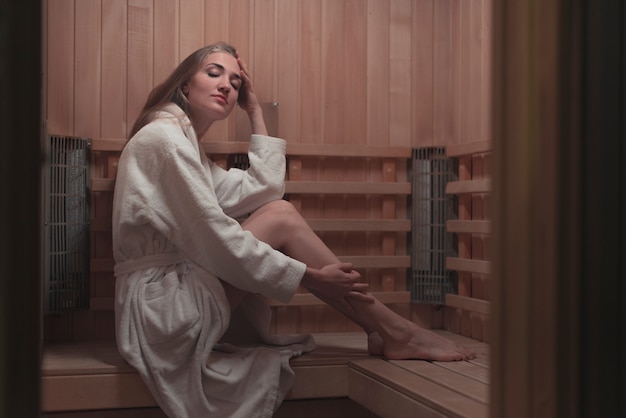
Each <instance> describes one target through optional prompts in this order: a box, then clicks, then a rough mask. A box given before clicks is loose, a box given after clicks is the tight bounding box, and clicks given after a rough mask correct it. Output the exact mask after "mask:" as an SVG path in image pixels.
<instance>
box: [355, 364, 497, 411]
mask: <svg viewBox="0 0 626 418" xmlns="http://www.w3.org/2000/svg"><path fill="white" fill-rule="evenodd" d="M351 366H352V369H351V370H350V386H349V393H350V398H351V399H354V400H355V401H357V402H359V403H360V404H362V405H363V406H365V407H366V408H368V409H370V410H371V411H372V412H374V413H376V414H378V415H380V416H383V417H391V416H437V415H435V414H432V412H431V414H426V415H419V414H416V413H415V412H416V408H421V407H423V406H425V407H427V408H429V409H431V411H436V412H437V413H439V414H442V415H441V416H445V417H455V418H487V417H488V415H489V413H488V411H489V407H488V405H487V403H486V402H482V401H477V400H475V399H472V397H470V396H468V395H467V394H466V393H465V392H466V391H467V390H468V387H469V388H471V389H470V390H471V392H473V393H476V392H477V391H486V390H487V387H486V386H485V385H484V384H483V383H480V382H477V381H472V380H471V379H466V383H467V384H468V385H469V386H468V387H465V388H461V389H462V390H461V391H458V390H456V388H455V389H451V388H449V387H446V386H445V385H442V384H440V382H439V379H440V378H441V376H439V377H437V378H435V377H433V376H429V375H427V376H422V375H420V374H419V373H415V372H413V371H410V370H406V369H404V368H402V367H398V366H397V365H395V364H394V362H388V361H385V360H382V359H364V360H355V361H353V362H352V363H351ZM475 367H479V366H475ZM431 373H432V371H431ZM437 373H438V374H439V375H441V374H444V375H447V380H450V379H452V378H453V377H454V376H453V374H454V373H453V372H446V371H445V369H443V370H437ZM390 391H391V392H390ZM373 393H376V394H377V396H376V397H372V394H373ZM379 394H380V395H381V396H380V397H379V396H378V395H379ZM474 396H475V395H474ZM406 398H408V400H407V399H406ZM398 408H401V409H398ZM424 413H426V411H422V414H424Z"/></svg>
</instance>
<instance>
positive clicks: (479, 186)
mask: <svg viewBox="0 0 626 418" xmlns="http://www.w3.org/2000/svg"><path fill="white" fill-rule="evenodd" d="M489 192H491V180H490V179H481V180H465V181H451V182H449V183H448V184H447V185H446V193H447V194H468V193H489Z"/></svg>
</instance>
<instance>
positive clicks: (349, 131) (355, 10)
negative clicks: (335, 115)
mask: <svg viewBox="0 0 626 418" xmlns="http://www.w3.org/2000/svg"><path fill="white" fill-rule="evenodd" d="M344 13H345V18H344V21H345V24H344V39H343V41H344V46H343V48H344V56H343V61H344V62H343V69H342V74H343V78H344V81H343V83H342V86H343V91H344V93H343V97H342V101H343V116H344V117H343V126H344V128H343V130H344V142H345V143H349V144H362V143H365V140H366V138H367V135H366V133H367V125H366V124H365V123H363V120H364V118H365V116H366V115H367V72H366V71H365V68H367V8H365V7H364V2H363V1H362V0H346V1H345V10H344Z"/></svg>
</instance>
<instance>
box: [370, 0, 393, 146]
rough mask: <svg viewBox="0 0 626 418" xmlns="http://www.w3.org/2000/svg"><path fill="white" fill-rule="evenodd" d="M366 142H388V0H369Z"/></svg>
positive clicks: (378, 143)
mask: <svg viewBox="0 0 626 418" xmlns="http://www.w3.org/2000/svg"><path fill="white" fill-rule="evenodd" d="M367 8H368V20H367V144H369V145H388V144H389V89H388V83H389V2H388V1H386V0H368V1H367Z"/></svg>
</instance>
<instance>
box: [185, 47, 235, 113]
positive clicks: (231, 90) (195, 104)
mask: <svg viewBox="0 0 626 418" xmlns="http://www.w3.org/2000/svg"><path fill="white" fill-rule="evenodd" d="M240 72H241V69H240V68H239V64H238V63H237V59H236V58H235V57H233V56H232V55H230V54H228V53H225V52H214V53H212V54H210V55H208V56H207V57H206V58H205V60H204V62H203V63H202V66H201V67H200V70H198V72H197V73H196V74H195V75H194V76H193V77H192V78H191V80H189V82H188V83H187V84H186V85H184V86H183V92H184V93H185V94H186V95H187V100H189V105H190V111H191V116H192V118H193V119H194V122H195V121H198V122H199V120H198V119H202V120H204V121H207V122H209V123H210V122H212V121H215V120H222V119H224V118H226V117H227V116H228V115H229V114H230V112H231V111H232V110H233V108H234V107H235V105H236V104H237V97H238V96H239V88H240V87H241V85H242V80H241V76H240V75H239V74H240ZM194 124H195V123H194Z"/></svg>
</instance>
